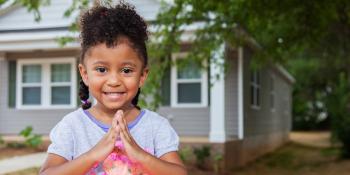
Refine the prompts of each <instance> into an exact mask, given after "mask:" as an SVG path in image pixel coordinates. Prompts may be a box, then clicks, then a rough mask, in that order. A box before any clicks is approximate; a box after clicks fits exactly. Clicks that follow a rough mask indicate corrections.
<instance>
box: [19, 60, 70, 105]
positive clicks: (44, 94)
mask: <svg viewBox="0 0 350 175" xmlns="http://www.w3.org/2000/svg"><path fill="white" fill-rule="evenodd" d="M59 63H68V64H70V65H71V75H70V76H71V82H70V83H59V82H56V83H55V82H53V83H52V82H51V80H50V79H51V70H50V69H51V64H59ZM33 64H39V65H41V68H42V69H41V83H39V84H36V85H35V86H37V85H40V87H41V104H40V105H23V103H22V93H23V92H22V88H23V83H22V73H23V71H22V67H23V65H33ZM16 73H17V77H16V79H17V86H16V108H17V109H70V108H75V107H76V106H77V73H76V59H75V58H73V57H55V58H46V59H45V58H43V59H29V58H28V59H19V60H17V71H16ZM67 85H69V86H70V87H71V91H70V93H71V96H70V102H71V103H70V104H68V105H65V104H64V105H52V104H51V87H52V86H55V87H57V86H67Z"/></svg>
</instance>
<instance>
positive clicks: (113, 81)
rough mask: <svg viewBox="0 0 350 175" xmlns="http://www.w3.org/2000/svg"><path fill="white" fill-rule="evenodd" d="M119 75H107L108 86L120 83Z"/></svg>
mask: <svg viewBox="0 0 350 175" xmlns="http://www.w3.org/2000/svg"><path fill="white" fill-rule="evenodd" d="M120 82H121V81H120V77H119V76H118V74H117V73H112V74H111V76H109V77H108V80H107V84H108V85H109V86H118V85H120Z"/></svg>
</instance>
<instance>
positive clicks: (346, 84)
mask: <svg viewBox="0 0 350 175" xmlns="http://www.w3.org/2000/svg"><path fill="white" fill-rule="evenodd" d="M348 78H349V77H348V76H346V75H345V74H340V76H339V79H338V83H337V84H335V86H333V88H332V91H331V92H330V94H329V97H328V98H327V106H328V110H329V112H330V114H331V115H332V134H333V135H334V137H335V138H337V139H338V140H339V141H340V142H341V143H342V150H341V156H342V157H344V158H350V127H349V126H350V115H349V113H350V81H349V79H348Z"/></svg>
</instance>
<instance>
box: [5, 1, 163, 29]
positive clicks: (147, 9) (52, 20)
mask: <svg viewBox="0 0 350 175" xmlns="http://www.w3.org/2000/svg"><path fill="white" fill-rule="evenodd" d="M129 2H130V3H131V4H133V5H135V7H136V10H137V11H138V13H140V15H141V16H142V17H143V18H144V19H146V20H147V21H153V20H155V18H156V15H157V12H158V11H159V8H160V3H159V2H157V1H156V0H132V1H131V0H129ZM72 3H73V1H72V0H51V3H50V5H48V6H43V7H41V8H40V13H41V21H40V23H38V22H35V20H34V15H33V13H29V12H28V11H27V9H26V8H23V7H17V8H15V9H13V10H12V11H10V12H8V13H6V14H4V15H2V16H1V17H0V30H25V29H44V28H55V27H68V26H69V25H70V24H71V23H72V22H74V20H75V16H77V14H78V13H77V12H75V14H72V17H70V18H66V17H64V16H63V14H64V11H65V10H67V9H68V8H69V7H70V5H71V4H72Z"/></svg>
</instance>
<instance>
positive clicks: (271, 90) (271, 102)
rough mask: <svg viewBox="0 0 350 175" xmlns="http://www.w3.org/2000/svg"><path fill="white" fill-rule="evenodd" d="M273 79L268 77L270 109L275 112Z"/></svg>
mask: <svg viewBox="0 0 350 175" xmlns="http://www.w3.org/2000/svg"><path fill="white" fill-rule="evenodd" d="M275 94H276V92H275V78H274V77H273V75H270V109H271V111H275Z"/></svg>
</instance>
